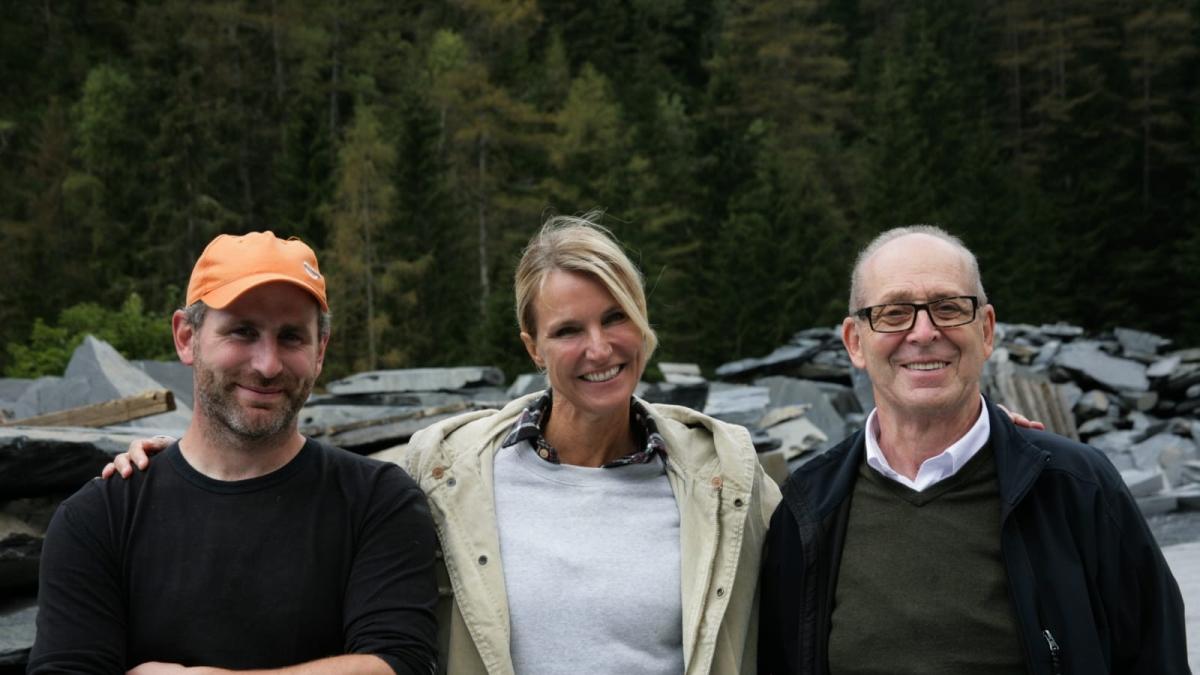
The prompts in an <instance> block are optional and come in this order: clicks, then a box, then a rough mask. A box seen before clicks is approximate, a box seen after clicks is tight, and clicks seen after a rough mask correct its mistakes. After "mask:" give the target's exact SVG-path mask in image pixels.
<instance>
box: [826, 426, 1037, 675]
mask: <svg viewBox="0 0 1200 675" xmlns="http://www.w3.org/2000/svg"><path fill="white" fill-rule="evenodd" d="M858 478H859V479H858V480H857V481H856V482H855V486H854V493H853V495H852V496H851V504H850V515H849V524H848V525H847V529H846V541H845V546H844V548H843V549H842V559H841V566H840V568H839V571H838V579H837V587H836V591H835V602H834V610H833V620H832V626H831V629H830V638H829V664H830V672H831V673H834V674H835V675H837V674H842V673H881V674H883V673H886V674H888V675H900V674H903V673H913V674H917V673H920V674H921V675H931V674H936V673H947V674H949V673H956V674H957V673H971V674H972V675H988V674H990V673H1022V672H1024V665H1023V659H1022V651H1021V645H1020V643H1019V641H1018V637H1017V629H1016V620H1015V617H1014V615H1013V610H1012V602H1011V600H1010V598H1009V593H1008V580H1007V577H1006V574H1005V571H1004V565H1003V563H1002V561H1001V559H1000V497H999V493H998V491H997V486H996V463H995V459H994V455H993V453H992V449H991V446H990V445H988V446H985V447H984V448H983V449H982V450H980V451H979V453H977V454H976V455H975V457H973V458H971V460H970V461H969V462H967V464H966V465H965V466H963V467H962V469H960V470H959V471H958V472H957V473H956V474H954V475H953V476H951V477H949V478H947V479H945V480H943V481H941V482H939V483H936V484H934V485H932V486H930V487H929V488H927V489H925V490H924V491H922V492H916V491H914V490H911V489H909V488H907V487H905V486H903V485H900V484H899V483H897V482H895V481H892V480H889V479H887V478H885V477H883V476H881V475H879V473H878V472H876V471H875V470H873V469H871V468H869V467H868V466H867V465H866V463H865V462H863V463H862V464H861V466H860V468H859V475H858Z"/></svg>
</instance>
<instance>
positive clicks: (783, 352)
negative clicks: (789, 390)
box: [716, 340, 820, 380]
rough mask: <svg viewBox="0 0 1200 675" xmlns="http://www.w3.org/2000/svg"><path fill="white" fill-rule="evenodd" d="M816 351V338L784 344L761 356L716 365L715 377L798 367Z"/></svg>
mask: <svg viewBox="0 0 1200 675" xmlns="http://www.w3.org/2000/svg"><path fill="white" fill-rule="evenodd" d="M818 351H820V344H819V342H818V341H816V340H811V341H807V344H803V345H796V344H789V345H784V346H782V347H779V348H778V349H776V350H775V351H773V352H771V353H770V354H767V355H766V356H764V357H762V358H757V359H755V358H748V359H739V360H737V361H730V362H729V363H725V364H722V365H720V366H718V367H717V371H716V372H717V377H721V378H728V379H734V380H736V379H739V378H744V377H750V376H752V375H764V374H767V373H769V372H778V371H781V370H786V369H787V368H788V367H789V366H790V367H799V365H800V364H801V363H803V362H805V361H808V360H809V359H810V358H812V356H813V355H815V354H816V353H817V352H818Z"/></svg>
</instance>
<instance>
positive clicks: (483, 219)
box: [477, 131, 492, 320]
mask: <svg viewBox="0 0 1200 675" xmlns="http://www.w3.org/2000/svg"><path fill="white" fill-rule="evenodd" d="M487 160H488V134H487V132H486V131H484V132H483V133H482V134H481V135H480V137H479V193H478V194H479V196H478V198H477V199H478V201H477V208H478V213H479V318H480V319H481V320H482V319H485V318H487V303H488V296H489V295H491V292H492V289H491V285H490V283H489V281H488V277H489V276H490V275H489V274H488V234H487V231H488V227H487V215H488V214H487V201H488V191H487Z"/></svg>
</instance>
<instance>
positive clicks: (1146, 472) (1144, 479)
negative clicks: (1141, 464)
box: [1121, 469, 1165, 499]
mask: <svg viewBox="0 0 1200 675" xmlns="http://www.w3.org/2000/svg"><path fill="white" fill-rule="evenodd" d="M1121 479H1122V480H1124V481H1125V486H1126V487H1128V488H1129V492H1130V493H1131V494H1132V495H1133V496H1134V497H1137V498H1139V499H1140V498H1142V497H1151V496H1154V495H1156V494H1158V493H1160V492H1162V490H1163V488H1164V487H1165V484H1164V483H1163V474H1162V472H1161V471H1159V470H1158V469H1127V470H1125V471H1122V472H1121Z"/></svg>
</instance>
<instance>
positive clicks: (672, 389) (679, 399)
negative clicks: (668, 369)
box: [637, 380, 708, 410]
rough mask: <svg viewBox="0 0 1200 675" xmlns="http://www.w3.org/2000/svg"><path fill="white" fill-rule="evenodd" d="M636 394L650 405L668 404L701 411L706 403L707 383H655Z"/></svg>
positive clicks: (701, 381) (702, 381)
mask: <svg viewBox="0 0 1200 675" xmlns="http://www.w3.org/2000/svg"><path fill="white" fill-rule="evenodd" d="M637 394H638V396H641V397H642V398H643V399H645V400H647V401H649V402H650V403H669V404H671V405H681V406H683V407H685V408H691V409H692V410H703V409H704V404H705V402H706V401H708V382H706V381H704V380H700V381H699V382H694V383H692V384H674V383H671V382H655V383H653V384H648V385H646V386H645V387H643V388H642V390H641V391H639V392H638V393H637Z"/></svg>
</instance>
